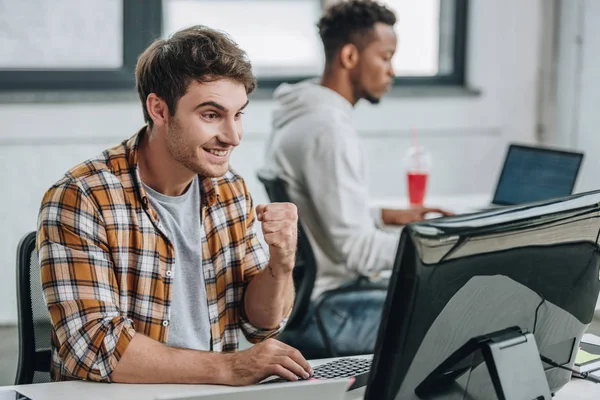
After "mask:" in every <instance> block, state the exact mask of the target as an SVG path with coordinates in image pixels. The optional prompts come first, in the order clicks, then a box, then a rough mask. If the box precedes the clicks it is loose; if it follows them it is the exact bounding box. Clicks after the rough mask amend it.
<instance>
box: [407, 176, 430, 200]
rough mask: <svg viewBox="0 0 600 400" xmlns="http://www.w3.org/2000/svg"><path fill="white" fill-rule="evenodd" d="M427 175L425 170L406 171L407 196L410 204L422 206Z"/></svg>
mask: <svg viewBox="0 0 600 400" xmlns="http://www.w3.org/2000/svg"><path fill="white" fill-rule="evenodd" d="M427 176H428V174H427V173H425V172H413V171H409V172H407V173H406V177H407V179H408V198H409V201H410V205H411V206H422V205H423V200H425V188H426V187H427Z"/></svg>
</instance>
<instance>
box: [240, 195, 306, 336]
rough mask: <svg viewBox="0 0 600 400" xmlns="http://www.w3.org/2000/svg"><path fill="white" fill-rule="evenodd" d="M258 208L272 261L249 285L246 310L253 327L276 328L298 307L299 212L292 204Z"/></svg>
mask: <svg viewBox="0 0 600 400" xmlns="http://www.w3.org/2000/svg"><path fill="white" fill-rule="evenodd" d="M256 209H257V214H258V220H259V221H261V222H262V229H263V233H264V238H265V241H266V242H267V244H268V245H269V249H270V251H269V253H270V256H271V258H270V260H269V265H268V266H267V268H264V269H263V270H262V271H261V272H260V273H258V274H257V275H256V276H254V278H253V279H252V280H251V281H250V283H249V284H248V287H247V288H246V295H245V297H244V307H245V311H246V315H247V317H248V320H249V321H250V323H252V325H254V326H256V327H258V328H261V329H276V328H277V327H278V326H279V325H280V324H281V321H282V320H283V319H284V318H285V317H287V316H288V315H289V313H290V311H291V309H292V306H293V304H294V280H293V276H292V271H293V269H294V264H295V261H296V248H297V239H298V234H297V229H298V211H297V210H296V206H295V205H293V204H291V203H274V204H269V205H267V206H263V205H259V206H258V207H257V208H256Z"/></svg>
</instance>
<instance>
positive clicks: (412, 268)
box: [365, 191, 600, 400]
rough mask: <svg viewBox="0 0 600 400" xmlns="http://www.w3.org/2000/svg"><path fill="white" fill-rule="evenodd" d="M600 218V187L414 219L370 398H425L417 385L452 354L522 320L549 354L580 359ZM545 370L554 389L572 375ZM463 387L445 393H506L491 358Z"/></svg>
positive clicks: (402, 248) (594, 290)
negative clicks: (496, 383) (498, 389)
mask: <svg viewBox="0 0 600 400" xmlns="http://www.w3.org/2000/svg"><path fill="white" fill-rule="evenodd" d="M599 217H600V191H596V192H590V193H585V194H579V195H573V196H569V197H566V198H562V199H558V200H553V201H544V202H539V203H533V204H527V205H522V206H514V207H509V208H502V209H496V210H490V211H486V212H483V213H478V214H471V215H462V216H455V217H449V218H442V219H439V220H428V221H425V222H421V223H417V224H411V225H408V226H407V227H406V228H405V229H404V231H403V233H402V236H401V240H400V243H399V249H398V253H397V256H396V261H395V265H394V269H393V273H392V277H391V280H390V287H389V290H388V295H387V298H386V303H385V306H384V310H383V315H382V322H381V325H380V328H379V334H378V340H377V344H376V349H375V354H374V359H373V364H372V368H371V373H370V376H369V382H368V384H367V389H366V393H365V394H366V397H365V398H366V399H377V400H387V399H403V400H404V399H419V397H418V396H417V395H416V394H415V389H416V388H417V387H418V386H419V385H420V384H421V383H422V382H423V380H424V379H425V378H427V377H428V375H429V374H430V373H432V371H434V370H435V369H436V368H437V367H438V366H439V365H440V364H441V363H442V362H444V360H446V359H447V358H448V356H450V355H451V354H453V353H454V352H455V351H456V350H457V349H459V348H460V347H462V346H463V345H464V344H465V343H467V342H468V341H469V340H470V339H471V338H473V337H475V336H480V335H485V334H489V333H492V332H495V331H499V330H502V329H505V328H508V327H512V326H517V327H520V328H522V329H526V330H527V331H529V332H533V333H534V336H535V341H536V342H537V347H538V348H539V352H540V354H543V355H545V356H546V357H549V358H551V359H553V360H555V361H556V362H558V363H560V364H564V365H569V366H572V365H573V363H574V359H575V353H576V351H577V347H578V345H579V341H580V340H581V336H582V335H583V333H584V331H585V330H586V328H587V326H588V324H589V323H590V322H591V320H592V316H593V313H594V309H595V305H596V300H597V298H598V293H599V289H600V282H599V265H600V253H599V249H598V237H599V233H600V219H599ZM538 367H539V370H540V373H541V367H540V366H539V364H538ZM543 368H544V370H545V376H546V378H547V381H548V385H549V388H550V390H551V391H552V392H555V391H557V390H558V389H560V388H561V387H562V386H563V385H565V384H566V383H567V382H568V380H569V379H570V372H568V371H564V370H562V369H558V368H555V367H552V366H549V365H547V364H543ZM541 375H543V373H541ZM453 390H454V391H453V393H454V395H455V396H456V397H452V393H448V394H447V395H446V397H444V398H445V399H452V398H457V399H464V398H478V399H479V398H496V397H495V395H494V389H493V387H492V385H491V383H490V378H489V373H488V371H487V367H486V365H485V364H480V365H479V366H477V367H475V368H474V369H472V371H470V372H469V373H465V374H464V375H463V376H461V377H460V378H459V379H457V381H456V383H455V384H454V386H453ZM465 391H466V393H467V394H468V396H466V395H465Z"/></svg>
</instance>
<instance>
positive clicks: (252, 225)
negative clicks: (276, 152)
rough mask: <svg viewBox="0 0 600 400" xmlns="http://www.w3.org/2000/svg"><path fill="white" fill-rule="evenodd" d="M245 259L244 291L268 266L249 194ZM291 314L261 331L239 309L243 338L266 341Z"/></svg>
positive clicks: (255, 341) (252, 341) (256, 341)
mask: <svg viewBox="0 0 600 400" xmlns="http://www.w3.org/2000/svg"><path fill="white" fill-rule="evenodd" d="M246 204H247V209H246V216H247V217H246V257H245V259H244V280H245V282H244V283H245V286H244V291H245V290H246V288H247V287H248V284H249V283H250V282H251V281H252V278H253V277H254V276H255V275H256V274H258V273H259V272H261V271H262V270H263V269H265V268H266V267H267V266H268V264H269V258H268V257H267V254H266V252H265V249H264V248H263V247H262V244H261V243H260V240H258V236H257V235H256V216H255V212H254V206H253V203H252V198H251V197H250V195H249V194H247V197H246ZM242 304H243V302H242ZM291 312H292V309H291V308H290V310H289V312H288V313H287V315H286V317H285V318H284V319H283V320H282V321H281V322H280V323H279V325H278V326H277V327H276V328H275V329H262V328H257V327H256V326H254V325H252V323H250V321H249V319H248V317H247V316H246V312H245V310H244V307H242V309H241V313H240V317H241V321H240V322H241V324H240V325H241V328H242V332H243V333H244V336H246V339H248V341H249V342H250V343H258V342H261V341H263V340H266V339H268V338H270V337H273V336H276V335H278V334H279V333H281V331H283V328H285V325H286V323H287V321H288V318H289V316H290V314H291Z"/></svg>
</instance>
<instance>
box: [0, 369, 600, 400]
mask: <svg viewBox="0 0 600 400" xmlns="http://www.w3.org/2000/svg"><path fill="white" fill-rule="evenodd" d="M326 361H329V360H314V361H311V365H312V366H313V367H314V366H317V365H319V364H322V363H324V362H326ZM298 384H302V382H300V383H298ZM8 389H12V390H18V391H19V392H21V393H23V394H24V395H26V396H28V397H31V398H32V399H33V400H81V399H86V400H88V399H89V400H95V399H110V400H133V399H154V398H156V397H159V396H161V397H163V396H186V395H187V396H193V395H200V394H203V395H210V394H217V393H227V392H235V391H239V392H240V399H243V398H244V393H243V391H244V388H234V387H229V386H215V385H128V384H119V383H114V384H106V383H94V382H79V381H72V382H59V383H42V384H37V385H23V386H6V387H0V390H8ZM363 395H364V388H361V389H358V390H354V391H352V392H351V393H347V396H346V399H347V400H355V399H356V400H357V399H361V398H362V397H363ZM207 398H210V397H207ZM554 399H556V400H579V399H581V400H598V399H600V385H596V384H593V383H591V382H587V381H581V380H577V379H574V380H573V381H571V382H570V383H569V384H567V385H566V386H565V387H564V388H563V389H562V390H561V391H559V392H558V393H557V395H556V397H554ZM313 400H317V399H313Z"/></svg>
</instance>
